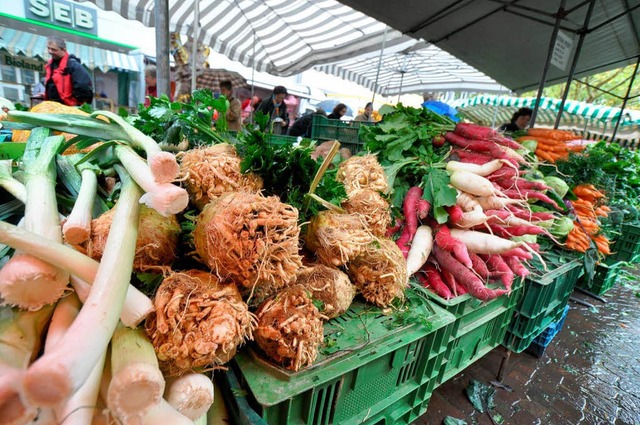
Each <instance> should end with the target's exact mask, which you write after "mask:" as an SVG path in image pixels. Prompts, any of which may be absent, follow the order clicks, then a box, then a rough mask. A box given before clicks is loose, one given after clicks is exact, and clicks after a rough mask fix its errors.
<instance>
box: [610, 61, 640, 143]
mask: <svg viewBox="0 0 640 425" xmlns="http://www.w3.org/2000/svg"><path fill="white" fill-rule="evenodd" d="M639 67H640V56H638V60H637V61H636V68H635V69H634V70H633V75H632V76H631V81H630V82H629V87H627V94H625V96H624V100H623V101H622V106H621V107H620V116H619V117H618V119H617V120H616V126H615V127H614V128H613V133H612V134H611V141H612V142H613V139H614V138H615V137H616V133H617V132H618V127H619V126H620V121H622V113H623V112H624V107H625V106H627V100H629V94H631V89H632V88H633V83H634V81H635V79H636V76H637V75H638V68H639Z"/></svg>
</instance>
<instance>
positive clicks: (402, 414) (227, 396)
mask: <svg viewBox="0 0 640 425" xmlns="http://www.w3.org/2000/svg"><path fill="white" fill-rule="evenodd" d="M215 379H216V382H217V384H218V385H219V387H220V389H221V394H222V397H223V399H224V402H225V406H226V408H227V412H228V415H229V419H230V422H231V423H232V424H235V425H268V424H267V422H266V421H265V420H264V419H263V418H262V417H261V416H260V415H258V413H256V411H255V410H254V409H253V408H252V407H251V405H250V404H249V401H248V400H247V398H248V397H247V394H246V390H245V389H244V388H243V387H242V386H241V385H240V383H239V381H238V377H237V374H236V372H235V371H234V370H233V369H228V370H226V371H218V372H216V374H215ZM428 387H429V385H427V384H423V385H421V386H420V387H418V388H416V389H414V390H413V391H411V392H409V393H407V394H405V395H404V396H402V397H400V398H399V399H397V400H396V401H395V402H394V403H392V404H390V405H389V406H387V407H386V408H384V409H383V410H381V411H380V412H378V413H376V414H373V415H370V416H367V417H366V418H363V419H362V421H360V422H358V423H360V424H365V425H409V424H410V423H412V422H414V421H415V420H416V419H418V418H419V417H421V416H422V415H424V414H425V413H426V412H427V407H428V404H429V400H430V399H431V395H432V394H433V389H429V388H428ZM283 423H284V422H283ZM321 423H323V424H328V422H326V421H324V422H321ZM333 423H338V422H333Z"/></svg>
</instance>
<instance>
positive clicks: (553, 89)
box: [522, 65, 640, 109]
mask: <svg viewBox="0 0 640 425" xmlns="http://www.w3.org/2000/svg"><path fill="white" fill-rule="evenodd" d="M634 69H635V65H629V66H626V67H624V68H619V69H614V70H611V71H606V72H602V73H600V74H595V75H590V76H588V77H583V78H580V79H579V80H573V81H572V82H571V87H570V89H569V95H568V96H567V99H571V100H578V101H582V102H587V103H594V104H596V105H605V106H613V107H620V106H621V105H622V98H623V97H624V95H625V94H626V92H627V88H628V86H629V81H631V77H632V75H633V71H634ZM565 86H566V84H565V83H562V84H556V85H553V86H549V87H545V88H544V90H543V96H545V97H553V98H557V99H560V98H562V94H563V93H564V88H565ZM607 92H608V93H607ZM609 93H612V94H613V95H612V94H609ZM536 94H537V90H532V91H530V92H527V93H523V94H522V96H536ZM639 94H640V75H636V79H635V81H634V84H633V87H632V88H631V92H630V94H629V95H630V96H631V98H632V99H629V101H628V102H627V105H626V108H628V109H640V97H638V95H639ZM616 96H619V97H616ZM634 96H636V97H635V98H634Z"/></svg>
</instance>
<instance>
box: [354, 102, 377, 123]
mask: <svg viewBox="0 0 640 425" xmlns="http://www.w3.org/2000/svg"><path fill="white" fill-rule="evenodd" d="M372 113H373V103H371V102H369V103H367V104H366V105H365V106H364V112H363V113H361V114H358V115H356V117H355V118H354V121H364V122H372V121H373V119H372V117H371V114H372Z"/></svg>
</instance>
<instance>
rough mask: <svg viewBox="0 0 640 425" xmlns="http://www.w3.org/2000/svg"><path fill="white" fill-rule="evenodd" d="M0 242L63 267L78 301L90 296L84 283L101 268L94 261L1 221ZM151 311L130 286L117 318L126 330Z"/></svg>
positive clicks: (140, 294)
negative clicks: (69, 276) (68, 274)
mask: <svg viewBox="0 0 640 425" xmlns="http://www.w3.org/2000/svg"><path fill="white" fill-rule="evenodd" d="M0 243H3V244H7V245H9V246H10V247H12V248H14V249H19V250H22V251H25V252H28V253H29V254H30V255H33V256H34V257H37V258H40V259H42V260H43V261H46V262H48V263H52V264H57V265H58V266H59V267H61V268H64V269H65V270H67V271H68V272H69V273H71V274H72V276H71V284H72V285H73V287H74V289H75V290H76V292H77V294H78V297H79V298H80V301H82V302H85V300H86V299H87V297H88V296H89V291H90V288H91V286H90V285H89V284H88V283H86V282H93V281H94V279H95V278H96V275H97V273H98V267H99V265H100V263H98V262H97V261H95V260H94V259H92V258H90V257H87V256H86V255H84V254H82V253H80V252H78V251H76V250H75V249H72V248H69V247H68V246H65V245H62V244H59V243H57V242H53V241H51V240H49V239H46V238H43V237H42V236H38V235H36V234H34V233H32V232H29V231H26V230H24V229H20V228H19V227H17V226H14V225H12V224H9V223H5V222H3V221H0ZM152 310H153V303H152V302H151V300H150V299H149V297H147V296H146V295H144V294H143V293H142V292H140V291H139V290H138V289H137V288H136V287H135V286H133V285H129V290H128V291H127V295H126V299H125V303H124V307H123V309H122V314H121V315H120V317H121V320H122V322H123V323H124V324H126V325H127V326H129V327H136V326H138V325H139V324H140V322H142V320H144V318H145V317H146V316H147V315H148V314H149V313H150V312H151V311H152Z"/></svg>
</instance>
